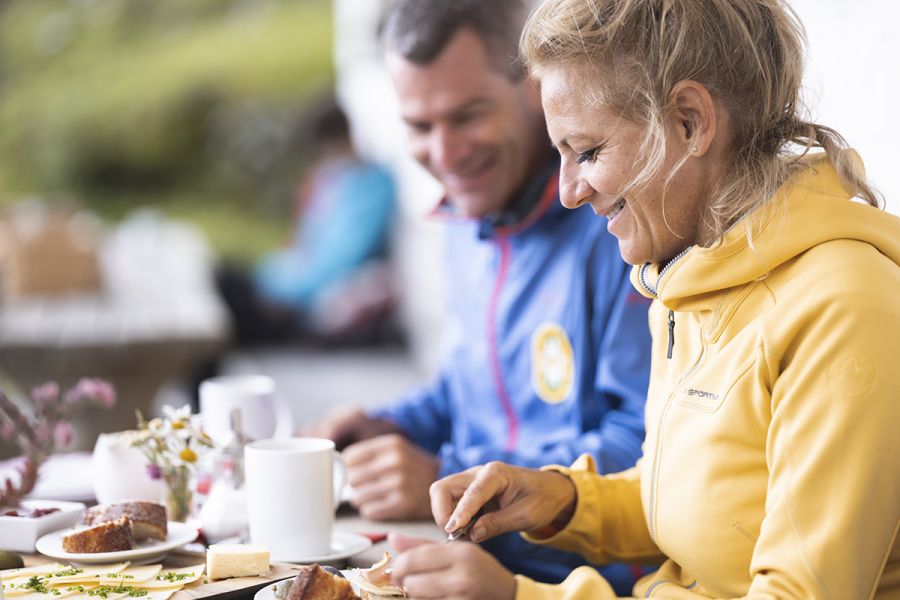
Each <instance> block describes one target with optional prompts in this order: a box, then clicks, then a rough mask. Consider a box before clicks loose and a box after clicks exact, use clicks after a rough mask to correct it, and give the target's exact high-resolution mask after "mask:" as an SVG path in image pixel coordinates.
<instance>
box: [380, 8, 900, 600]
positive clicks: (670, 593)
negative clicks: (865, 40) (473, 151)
mask: <svg viewBox="0 0 900 600" xmlns="http://www.w3.org/2000/svg"><path fill="white" fill-rule="evenodd" d="M522 49H523V54H524V57H525V61H526V63H527V65H528V67H529V68H530V70H531V73H532V75H533V77H535V78H536V79H537V80H538V81H539V82H540V84H541V93H542V101H543V105H544V110H545V112H546V116H547V124H548V129H549V132H550V138H551V140H552V142H553V144H554V145H555V147H556V148H557V150H558V151H559V153H560V155H561V157H562V169H561V175H560V177H561V182H560V184H561V185H560V189H561V201H562V203H563V204H564V205H566V206H567V207H569V208H576V207H579V206H583V205H590V206H591V208H592V209H593V210H594V211H595V212H596V213H597V214H598V216H601V217H604V218H607V219H609V230H610V231H611V232H612V233H613V234H615V235H616V237H617V238H618V240H619V248H620V250H621V252H622V255H623V256H624V257H625V259H626V260H627V261H628V262H629V263H631V264H633V265H635V266H634V270H633V274H632V281H633V283H634V285H635V287H636V288H637V289H638V290H640V291H641V292H642V293H643V294H645V295H647V296H649V297H652V298H654V299H655V302H654V306H653V308H652V310H651V317H650V327H651V330H652V334H653V337H654V342H653V344H654V347H653V366H652V375H651V382H650V390H649V396H648V400H647V410H646V425H647V438H646V442H645V444H644V458H643V459H642V460H641V462H640V463H639V464H638V465H637V466H636V467H635V468H633V469H631V470H628V471H625V472H623V473H620V474H617V475H611V476H600V475H597V474H596V473H595V472H594V469H593V465H592V464H591V461H590V460H589V459H586V460H583V461H581V462H580V463H576V464H575V465H573V466H572V467H569V468H564V467H551V468H549V469H546V470H543V471H532V470H526V469H520V468H515V467H510V466H507V465H503V464H500V463H491V464H489V465H487V466H486V467H481V468H476V469H472V470H470V471H467V472H465V473H461V474H459V475H455V476H452V477H449V478H447V479H444V480H441V481H439V482H437V483H436V484H435V485H434V486H433V487H432V508H433V512H434V516H435V519H436V520H437V522H438V523H440V524H446V528H447V529H448V530H452V529H454V528H456V527H458V526H459V525H465V524H467V523H468V522H469V521H471V520H473V519H472V518H473V515H475V513H476V511H477V510H479V509H481V508H482V507H483V506H484V505H485V504H488V502H489V501H490V504H488V506H489V507H490V508H491V509H492V511H490V512H486V513H484V514H483V516H480V517H477V518H476V519H475V521H474V527H473V528H472V529H471V531H470V533H469V538H470V539H471V540H473V541H479V540H482V539H486V538H488V537H491V536H493V535H496V534H498V533H501V532H505V531H511V530H520V531H524V532H526V536H527V537H528V538H529V539H530V540H531V541H533V542H536V543H542V544H548V545H551V546H554V547H557V548H561V549H565V550H569V551H576V552H580V553H581V554H583V555H584V556H586V557H587V558H588V559H590V560H591V561H593V562H605V561H639V562H647V563H656V564H660V565H661V566H660V568H659V570H658V571H657V572H656V573H655V574H653V575H649V576H647V577H645V578H644V579H643V580H641V581H640V582H639V583H638V585H637V586H636V588H635V590H634V593H635V595H636V596H640V597H654V598H735V597H748V598H760V599H762V598H803V599H810V598H833V599H851V598H879V599H883V598H900V543H898V539H897V533H898V523H900V443H898V439H900V435H898V434H897V427H898V423H900V364H898V362H897V360H898V357H900V267H898V263H900V219H897V218H896V217H893V216H890V215H887V214H885V213H884V212H882V211H880V210H879V209H878V208H877V205H878V204H879V202H878V199H877V197H876V194H875V192H874V191H873V189H872V188H871V187H870V186H869V184H868V183H867V182H866V178H865V175H864V173H863V170H862V166H861V163H860V161H859V160H858V158H857V157H856V155H855V154H854V153H853V152H851V151H849V150H846V149H845V144H844V142H843V140H842V138H841V137H840V136H839V135H838V134H837V133H836V132H834V131H833V130H831V129H829V128H827V127H824V126H821V125H817V124H813V123H810V122H807V121H806V120H805V119H804V118H803V117H802V116H801V113H800V106H799V101H798V93H799V88H800V83H801V77H802V59H801V57H802V55H803V34H802V29H801V26H800V24H799V23H798V22H797V20H796V18H795V16H794V14H793V13H792V12H791V11H790V9H789V8H788V7H787V6H786V5H785V3H784V2H779V1H778V0H547V2H545V3H544V4H543V5H542V6H541V7H540V8H539V9H538V10H537V12H536V13H535V14H534V15H533V16H532V18H531V20H530V22H529V24H528V26H527V28H526V30H525V33H524V34H523V38H522ZM394 541H395V543H396V545H397V546H398V548H399V549H401V550H405V552H402V553H401V555H400V556H399V557H398V558H397V560H396V564H395V565H394V572H393V576H394V580H395V582H396V583H398V584H400V585H403V586H405V588H406V589H407V591H408V593H409V596H410V597H412V598H419V597H422V598H425V597H429V598H436V597H459V598H475V597H491V598H513V597H515V598H592V599H602V598H610V597H613V596H614V594H613V592H612V590H611V589H610V587H609V586H608V584H607V583H606V582H605V581H604V580H603V579H602V578H601V577H600V576H599V575H598V574H597V573H596V572H595V571H592V570H591V569H588V568H579V569H577V570H576V571H574V572H573V573H572V574H571V575H570V576H569V578H568V579H567V580H566V581H565V582H563V583H562V584H561V585H559V586H548V585H544V584H538V583H535V582H533V581H531V580H528V579H526V578H524V577H521V576H520V577H514V576H513V575H512V574H511V573H509V572H507V571H504V570H503V569H502V568H500V567H499V565H497V564H496V563H495V562H493V561H492V559H490V558H489V557H487V556H486V555H485V553H483V552H481V551H480V550H479V549H478V547H477V546H475V545H474V544H451V545H450V546H430V545H416V544H417V542H415V541H412V540H408V539H402V538H397V539H395V540H394Z"/></svg>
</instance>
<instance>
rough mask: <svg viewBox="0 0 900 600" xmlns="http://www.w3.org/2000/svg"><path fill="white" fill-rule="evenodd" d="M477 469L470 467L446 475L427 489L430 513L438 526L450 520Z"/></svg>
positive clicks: (442, 525)
mask: <svg viewBox="0 0 900 600" xmlns="http://www.w3.org/2000/svg"><path fill="white" fill-rule="evenodd" d="M479 469H481V467H472V468H471V469H468V470H466V471H463V472H461V473H456V474H454V475H448V476H447V477H444V478H443V479H439V480H437V481H435V482H434V483H432V484H431V488H429V491H428V492H429V495H430V497H431V514H432V516H433V517H434V522H435V523H437V525H438V527H441V528H443V527H444V526H445V525H446V524H447V521H449V520H450V515H452V514H453V511H454V509H456V505H457V503H458V502H459V499H460V498H462V496H463V494H464V493H465V491H466V488H468V487H469V484H470V483H472V481H473V480H474V479H475V475H476V473H477V472H478V470H479Z"/></svg>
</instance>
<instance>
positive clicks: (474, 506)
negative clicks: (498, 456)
mask: <svg viewBox="0 0 900 600" xmlns="http://www.w3.org/2000/svg"><path fill="white" fill-rule="evenodd" d="M576 500H577V492H576V491H575V485H574V484H573V483H572V481H571V480H570V479H569V478H568V477H566V476H565V475H562V474H561V473H557V472H555V471H538V470H535V469H526V468H523V467H513V466H511V465H507V464H504V463H501V462H490V463H488V464H486V465H484V466H482V467H472V468H471V469H468V470H466V471H463V472H462V473H456V474H454V475H449V476H447V477H445V478H443V479H441V480H440V481H437V482H435V484H434V485H432V486H431V509H432V512H433V513H434V521H435V523H437V524H438V526H440V527H444V530H445V531H447V532H448V533H449V532H451V531H454V530H455V529H458V528H459V527H462V526H465V525H466V524H468V523H469V521H471V520H472V519H473V518H475V517H477V515H476V513H477V512H478V511H479V510H481V509H482V508H483V507H484V509H485V510H483V511H482V515H481V516H480V517H477V520H476V521H475V523H474V524H473V526H472V529H470V530H469V534H468V537H469V539H470V540H471V541H473V542H481V541H484V540H486V539H488V538H491V537H494V536H496V535H500V534H501V533H507V532H509V531H528V532H533V533H535V534H536V535H538V536H539V537H546V535H545V534H544V532H545V531H546V530H547V529H548V528H550V529H554V530H561V529H562V528H563V527H565V526H566V524H567V523H568V522H569V520H571V518H572V515H573V514H574V513H575V504H576Z"/></svg>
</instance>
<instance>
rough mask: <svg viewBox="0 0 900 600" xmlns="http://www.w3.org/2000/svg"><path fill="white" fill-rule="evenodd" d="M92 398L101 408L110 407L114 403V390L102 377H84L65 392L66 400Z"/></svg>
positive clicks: (74, 400)
mask: <svg viewBox="0 0 900 600" xmlns="http://www.w3.org/2000/svg"><path fill="white" fill-rule="evenodd" d="M85 399H93V400H96V401H97V402H99V403H100V406H102V407H103V408H112V407H113V406H115V404H116V390H115V388H114V387H113V386H112V385H111V384H110V383H109V382H108V381H104V380H102V379H97V378H90V377H85V378H84V379H81V380H79V381H78V383H77V384H76V385H75V387H73V388H72V389H70V390H69V391H68V392H67V393H66V402H78V401H79V400H85Z"/></svg>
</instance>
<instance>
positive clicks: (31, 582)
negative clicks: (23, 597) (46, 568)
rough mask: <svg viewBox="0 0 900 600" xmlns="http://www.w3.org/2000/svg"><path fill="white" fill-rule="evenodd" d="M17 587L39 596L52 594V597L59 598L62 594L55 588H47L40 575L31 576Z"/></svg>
mask: <svg viewBox="0 0 900 600" xmlns="http://www.w3.org/2000/svg"><path fill="white" fill-rule="evenodd" d="M19 587H20V588H22V589H28V590H32V591H35V592H37V593H39V594H53V595H54V596H59V595H60V594H62V592H60V591H59V590H58V589H56V588H48V587H47V586H46V585H45V578H44V577H41V576H40V575H32V576H31V577H29V578H28V581H26V582H25V583H23V584H22V585H20V586H19Z"/></svg>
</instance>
